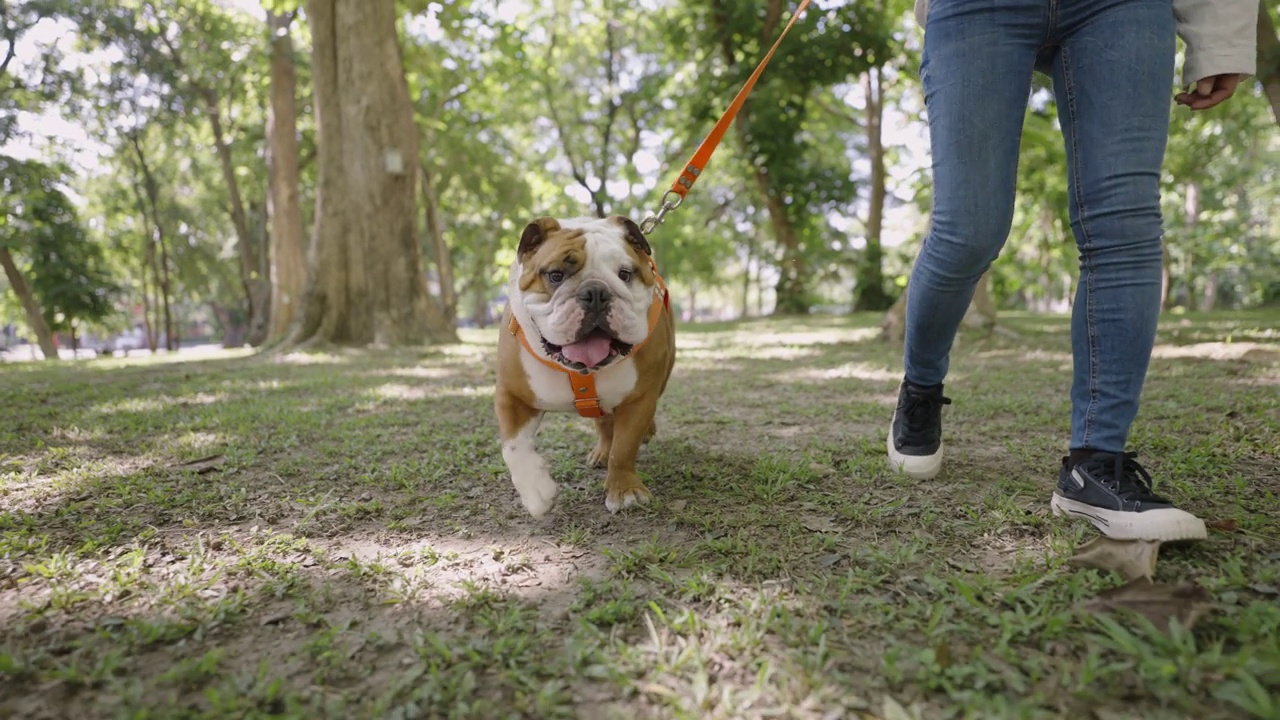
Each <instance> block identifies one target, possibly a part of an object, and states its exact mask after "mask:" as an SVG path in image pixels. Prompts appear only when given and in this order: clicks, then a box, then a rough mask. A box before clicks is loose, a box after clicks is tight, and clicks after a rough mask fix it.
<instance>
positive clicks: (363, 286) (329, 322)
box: [296, 0, 457, 345]
mask: <svg viewBox="0 0 1280 720" xmlns="http://www.w3.org/2000/svg"><path fill="white" fill-rule="evenodd" d="M307 8H308V13H307V16H308V19H309V20H310V22H311V31H312V37H313V42H312V75H313V87H314V104H315V109H316V124H317V126H318V133H317V135H318V138H317V140H318V146H319V155H318V162H319V179H318V187H317V192H316V205H317V208H316V222H315V229H314V233H315V236H314V239H313V240H312V243H311V254H312V257H311V263H310V264H311V267H312V268H313V270H314V272H313V275H312V277H311V278H310V282H309V285H308V291H307V297H306V302H305V308H304V311H303V318H302V324H301V327H300V328H299V332H298V334H297V336H296V338H297V340H298V341H299V342H303V343H310V342H321V343H333V344H341V345H371V344H376V345H417V344H422V343H425V342H430V341H433V340H435V341H452V340H456V338H457V333H456V331H454V330H453V328H452V326H451V325H450V324H449V323H448V322H447V321H446V320H445V318H444V316H443V314H442V313H441V312H440V309H439V308H438V307H437V306H436V305H435V304H434V303H432V302H431V300H430V298H429V297H428V295H427V286H426V277H425V275H424V273H423V264H422V245H421V242H420V241H419V237H418V233H417V212H416V207H415V205H416V203H415V201H416V199H417V194H416V192H415V188H414V182H415V178H416V177H417V174H418V173H417V172H416V171H415V169H414V168H415V167H416V165H417V160H418V135H417V129H416V128H415V126H414V122H413V108H412V106H411V105H410V103H409V88H408V84H407V83H406V81H405V76H404V61H403V58H402V56H401V53H400V45H399V42H398V39H397V37H396V10H395V2H394V0H309V2H308V4H307Z"/></svg>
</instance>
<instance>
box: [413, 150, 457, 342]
mask: <svg viewBox="0 0 1280 720" xmlns="http://www.w3.org/2000/svg"><path fill="white" fill-rule="evenodd" d="M422 214H423V220H424V221H425V222H426V225H427V239H428V241H429V242H430V243H431V253H432V256H433V259H434V261H435V265H436V273H437V275H438V276H439V279H440V309H441V311H442V312H443V313H444V317H445V319H446V320H447V321H448V322H449V324H450V325H451V326H456V321H457V317H458V294H457V291H456V290H455V288H454V286H453V256H452V254H450V252H449V245H448V243H446V242H445V240H444V218H442V217H441V215H440V197H439V195H438V194H437V193H436V187H435V183H434V181H433V180H432V177H431V171H430V170H429V169H428V168H427V167H426V166H423V167H422Z"/></svg>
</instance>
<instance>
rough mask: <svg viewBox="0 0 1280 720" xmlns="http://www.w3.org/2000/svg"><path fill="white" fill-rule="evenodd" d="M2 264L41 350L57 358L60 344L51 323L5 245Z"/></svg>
mask: <svg viewBox="0 0 1280 720" xmlns="http://www.w3.org/2000/svg"><path fill="white" fill-rule="evenodd" d="M0 265H3V266H4V274H5V277H7V278H8V279H9V287H11V288H13V292H14V294H16V295H17V296H18V300H20V301H21V302H22V309H23V310H25V311H26V313H27V324H28V325H30V326H31V332H34V333H35V334H36V341H37V342H39V343H40V352H42V353H44V359H45V360H57V359H58V346H56V345H54V344H53V333H52V332H50V331H49V324H48V323H46V322H45V321H44V315H43V314H42V313H41V312H40V305H39V303H37V302H36V296H35V295H33V294H32V293H31V286H30V285H27V280H26V278H24V277H22V272H21V271H19V270H18V264H17V263H15V262H14V261H13V255H11V254H10V253H9V248H7V247H4V246H0Z"/></svg>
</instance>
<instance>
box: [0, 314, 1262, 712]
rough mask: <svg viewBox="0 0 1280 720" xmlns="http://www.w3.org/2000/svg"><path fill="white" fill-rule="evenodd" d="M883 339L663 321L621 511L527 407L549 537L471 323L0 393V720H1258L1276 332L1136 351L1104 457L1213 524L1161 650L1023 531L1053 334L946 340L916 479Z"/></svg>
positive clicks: (1055, 537) (38, 382)
mask: <svg viewBox="0 0 1280 720" xmlns="http://www.w3.org/2000/svg"><path fill="white" fill-rule="evenodd" d="M877 320H878V318H875V317H871V316H859V317H854V318H811V319H805V320H803V321H782V320H767V321H757V322H749V323H740V324H725V325H709V326H686V327H683V328H681V332H680V339H679V341H680V346H681V350H680V358H679V361H678V363H677V369H676V375H675V379H674V381H673V383H672V385H671V388H670V392H669V395H668V397H667V398H666V399H665V401H664V403H663V405H662V407H661V410H660V417H659V434H658V437H657V438H656V439H655V440H654V442H653V443H652V444H650V445H649V446H647V447H646V448H645V449H644V451H643V453H642V456H641V462H642V465H641V470H642V472H644V473H645V475H646V476H647V477H648V478H650V479H651V481H650V483H649V484H650V487H651V489H653V491H654V492H655V495H656V499H655V502H654V504H652V505H651V506H649V507H646V508H641V509H637V510H634V511H628V512H624V513H622V514H619V515H618V516H610V515H609V514H608V512H607V511H606V510H605V509H604V502H603V489H602V481H603V475H602V472H601V471H597V470H592V469H590V468H588V467H586V465H585V462H584V458H585V456H586V454H587V452H588V450H589V449H590V448H591V446H592V442H593V440H592V434H591V429H590V426H589V425H588V424H587V423H585V422H584V421H582V420H580V419H578V418H574V417H569V416H553V417H551V418H549V419H548V421H547V422H546V423H544V432H543V434H542V436H541V442H540V447H541V449H542V450H543V451H544V453H545V454H546V456H547V457H548V459H549V461H550V463H551V466H552V468H553V470H554V472H555V474H556V476H557V478H558V479H559V480H561V482H562V483H563V486H564V491H563V493H562V495H561V498H560V500H559V502H558V506H557V508H556V510H554V511H553V512H552V513H551V514H550V515H549V516H548V518H546V519H544V520H543V521H533V520H531V519H530V518H528V517H527V516H526V515H525V514H524V512H523V510H521V508H520V506H519V503H518V501H517V498H516V495H515V493H514V491H513V490H512V488H511V486H510V483H509V481H508V479H507V477H506V474H505V468H504V467H503V464H502V459H501V454H500V452H499V448H498V444H497V440H496V424H495V421H494V419H493V417H492V410H491V407H490V399H491V395H492V387H493V378H492V373H491V371H490V369H489V368H490V364H491V363H490V360H491V353H492V346H493V340H494V335H493V332H492V331H490V332H474V333H468V334H467V336H466V339H467V341H466V342H464V343H462V344H460V345H457V346H451V347H444V348H436V349H430V350H427V351H419V352H398V353H382V354H371V353H364V352H335V353H329V354H323V355H321V354H312V355H299V356H277V357H252V356H250V357H243V356H233V357H232V356H229V357H227V358H221V359H214V360H207V359H206V360H198V361H186V362H179V361H176V360H174V359H172V358H169V359H163V358H162V359H148V360H146V361H144V362H137V361H132V360H129V361H126V360H103V361H89V362H80V363H76V364H70V363H67V364H63V365H61V366H58V367H44V366H35V365H29V364H28V365H4V366H0V407H3V408H4V412H3V413H2V414H0V503H2V508H3V512H0V533H2V534H0V628H3V630H0V633H2V634H0V717H5V716H12V717H22V718H33V719H35V718H71V717H74V718H97V717H103V718H106V717H131V718H170V717H192V718H194V717H207V718H227V717H268V716H269V717H286V718H315V717H378V718H414V717H448V718H498V717H538V718H556V717H566V718H568V717H576V718H612V717H624V718H634V717H663V718H729V717H734V718H746V717H766V716H768V717H796V718H809V717H812V718H834V717H886V718H887V717H894V718H901V717H920V718H935V717H937V718H952V717H984V718H986V717H1018V718H1023V717H1058V716H1063V715H1077V716H1083V717H1106V718H1119V717H1133V718H1166V717H1167V718H1174V717H1189V716H1194V717H1198V718H1241V717H1255V718H1276V717H1280V701H1278V700H1277V699H1276V698H1277V696H1280V641H1278V640H1277V638H1280V602H1278V600H1280V595H1278V593H1280V590H1277V588H1280V501H1278V500H1277V496H1276V494H1277V491H1278V490H1280V484H1278V483H1277V468H1280V401H1278V398H1280V316H1277V314H1275V313H1272V314H1269V315H1268V314H1233V315H1214V316H1209V317H1191V318H1178V317H1174V318H1170V319H1168V320H1167V321H1166V322H1165V323H1164V324H1163V325H1162V330H1161V345H1160V348H1159V350H1158V352H1157V357H1156V359H1155V360H1154V361H1153V366H1152V373H1151V379H1150V381H1149V384H1148V389H1147V393H1146V396H1145V405H1144V408H1143V412H1142V415H1141V417H1140V419H1139V424H1138V427H1137V428H1136V430H1135V435H1134V445H1135V447H1136V449H1138V450H1139V451H1140V452H1141V457H1142V460H1144V461H1145V462H1146V463H1147V464H1148V465H1149V467H1150V469H1151V470H1152V471H1153V473H1154V474H1155V476H1156V477H1157V479H1158V482H1159V483H1160V484H1161V487H1163V488H1164V489H1166V490H1167V491H1168V492H1169V493H1171V494H1172V495H1174V496H1175V497H1176V498H1177V499H1178V500H1179V501H1181V502H1182V503H1184V504H1185V505H1186V506H1188V507H1191V508H1193V509H1195V510H1196V511H1197V512H1199V513H1200V514H1201V515H1203V516H1205V517H1207V518H1208V519H1209V520H1210V521H1211V524H1212V526H1213V528H1214V529H1213V531H1211V536H1210V538H1209V540H1208V541H1207V542H1203V543H1198V544H1196V545H1193V546H1190V547H1168V548H1164V549H1162V550H1161V552H1160V564H1159V567H1158V569H1157V578H1158V579H1159V580H1161V581H1166V582H1196V583H1198V584H1199V585H1200V586H1202V587H1204V588H1205V589H1206V590H1207V591H1208V592H1209V593H1210V594H1211V595H1212V597H1213V600H1214V603H1215V608H1214V610H1213V611H1212V612H1211V613H1210V614H1209V615H1208V617H1206V618H1205V619H1203V620H1201V621H1200V622H1199V623H1198V624H1196V625H1195V626H1194V628H1192V629H1191V630H1184V629H1181V628H1175V629H1174V630H1173V631H1171V632H1156V631H1154V630H1153V629H1152V628H1151V627H1149V626H1144V624H1143V623H1142V622H1140V621H1139V620H1138V619H1137V618H1135V617H1130V616H1126V615H1116V616H1094V615H1090V614H1089V613H1085V612H1081V611H1080V610H1079V609H1078V606H1079V605H1080V604H1081V603H1082V602H1084V601H1087V600H1088V599H1090V598H1092V597H1094V596H1096V595H1097V594H1098V593H1100V592H1102V591H1104V590H1106V589H1108V588H1113V587H1115V586H1117V585H1119V584H1120V583H1121V582H1122V581H1121V580H1120V579H1119V578H1118V577H1116V576H1114V575H1111V574H1108V573H1104V572H1102V571H1098V570H1090V569H1079V568H1076V567H1074V566H1071V565H1068V564H1067V563H1066V560H1067V558H1069V557H1070V556H1071V555H1072V553H1073V551H1074V548H1075V547H1077V546H1078V545H1080V544H1082V543H1083V542H1085V541H1087V540H1088V539H1089V538H1091V537H1092V536H1093V532H1092V530H1091V529H1089V528H1087V527H1084V526H1081V525H1078V524H1073V523H1071V522H1069V521H1063V520H1058V519H1055V518H1051V517H1050V516H1049V515H1048V512H1047V511H1048V497H1049V493H1050V492H1051V488H1052V483H1053V481H1054V479H1055V477H1056V463H1057V461H1058V458H1059V456H1060V455H1061V454H1062V452H1063V449H1064V443H1065V438H1066V436H1067V431H1068V403H1067V390H1068V387H1069V383H1070V355H1069V350H1070V348H1069V339H1068V331H1067V325H1066V322H1065V320H1064V319H1062V318H1045V317H1031V316H1025V317H1024V316H1014V317H1010V318H1009V319H1008V323H1009V324H1010V326H1011V327H1013V328H1014V329H1016V330H1017V331H1018V333H1019V334H1020V336H1021V338H1020V339H1016V340H1011V339H1009V338H1004V337H981V336H976V335H966V336H964V337H962V338H961V341H960V343H959V345H958V347H957V350H956V353H955V358H954V362H953V374H952V377H951V379H950V380H949V382H948V393H949V394H950V395H951V396H952V397H953V398H954V399H955V404H954V405H953V406H951V407H949V408H948V410H947V415H946V432H947V442H948V447H949V452H950V454H949V460H948V465H947V467H946V469H945V470H944V473H943V475H941V476H940V477H939V478H938V479H937V480H935V481H933V482H929V483H911V482H907V481H905V480H904V479H901V478H899V477H895V476H894V475H892V474H890V473H889V472H888V471H887V470H886V468H885V460H884V431H885V427H886V425H887V423H888V420H889V416H890V414H891V412H892V404H893V402H894V398H895V391H896V383H897V378H898V371H897V370H896V367H897V364H896V363H897V352H896V351H895V350H893V349H892V348H890V347H888V346H885V345H883V344H881V343H880V342H879V341H877V340H876V339H875V335H876V330H875V323H876V322H877ZM1090 712H1092V713H1093V714H1092V715H1090Z"/></svg>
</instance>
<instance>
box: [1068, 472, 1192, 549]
mask: <svg viewBox="0 0 1280 720" xmlns="http://www.w3.org/2000/svg"><path fill="white" fill-rule="evenodd" d="M1137 456H1138V454H1137V453H1131V452H1126V453H1118V454H1116V453H1098V454H1096V455H1094V456H1093V457H1091V458H1089V459H1088V460H1085V461H1084V462H1082V463H1080V464H1078V465H1076V467H1075V469H1074V470H1068V469H1067V461H1066V458H1063V460H1062V469H1061V470H1060V471H1059V472H1058V489H1057V490H1056V491H1055V492H1054V493H1053V500H1052V501H1050V503H1049V505H1050V507H1051V508H1053V513H1054V514H1055V515H1072V516H1075V517H1082V518H1085V519H1086V520H1088V521H1089V522H1091V523H1093V524H1094V526H1096V527H1097V528H1098V530H1099V531H1101V532H1102V534H1103V535H1106V536H1107V537H1111V538H1115V539H1117V540H1159V541H1162V542H1171V541H1175V540H1203V539H1204V538H1205V537H1207V534H1206V532H1205V527H1204V521H1203V520H1201V519H1200V518H1198V517H1196V516H1195V515H1192V514H1191V513H1189V512H1187V511H1185V510H1179V509H1178V508H1176V507H1174V506H1173V503H1172V502H1170V501H1169V500H1166V499H1165V498H1163V497H1160V496H1159V495H1156V494H1155V492H1154V491H1153V490H1152V488H1151V475H1149V474H1148V473H1147V471H1146V470H1144V469H1143V467H1142V466H1141V465H1139V464H1138V461H1137V460H1136V459H1135V458H1137Z"/></svg>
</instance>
